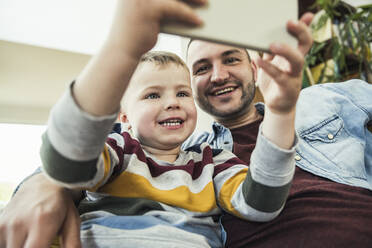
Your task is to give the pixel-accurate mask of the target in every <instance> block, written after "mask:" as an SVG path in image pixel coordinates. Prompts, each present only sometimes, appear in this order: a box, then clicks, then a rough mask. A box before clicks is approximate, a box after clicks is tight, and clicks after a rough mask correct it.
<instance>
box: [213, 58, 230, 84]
mask: <svg viewBox="0 0 372 248" xmlns="http://www.w3.org/2000/svg"><path fill="white" fill-rule="evenodd" d="M228 78H229V72H228V70H227V68H226V66H224V65H222V64H218V63H216V64H215V65H213V69H212V75H211V82H212V83H221V82H225V81H226V80H227V79H228Z"/></svg>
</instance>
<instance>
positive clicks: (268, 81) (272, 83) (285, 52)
mask: <svg viewBox="0 0 372 248" xmlns="http://www.w3.org/2000/svg"><path fill="white" fill-rule="evenodd" d="M312 18H313V15H312V14H310V13H307V14H305V15H303V16H302V18H301V20H300V21H299V22H297V23H294V22H288V24H287V29H288V31H289V32H290V33H291V34H292V35H294V36H295V37H296V38H297V39H298V47H297V48H292V47H289V46H288V45H285V44H278V43H275V44H272V45H271V46H270V50H271V52H272V54H273V55H275V57H273V56H270V55H265V56H264V58H263V59H258V61H257V63H258V66H259V67H260V70H259V73H258V80H257V81H258V83H259V88H260V90H261V92H262V95H263V97H264V101H265V105H266V106H267V107H268V108H269V109H270V110H271V111H272V112H273V113H277V114H287V113H290V112H294V109H295V106H296V102H297V98H298V96H299V93H300V90H301V86H302V68H303V65H304V56H305V55H306V53H307V52H308V51H309V49H310V48H311V45H312V38H311V33H310V29H309V28H308V25H309V24H310V22H311V20H312Z"/></svg>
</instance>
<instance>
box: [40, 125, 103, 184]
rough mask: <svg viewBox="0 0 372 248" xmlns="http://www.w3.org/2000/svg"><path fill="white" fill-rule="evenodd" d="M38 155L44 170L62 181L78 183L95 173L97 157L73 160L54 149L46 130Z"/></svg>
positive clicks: (92, 176)
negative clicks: (86, 159)
mask: <svg viewBox="0 0 372 248" xmlns="http://www.w3.org/2000/svg"><path fill="white" fill-rule="evenodd" d="M42 141H43V143H42V145H41V148H40V157H41V161H42V164H43V169H44V171H45V172H46V173H47V174H48V175H49V176H50V177H52V178H53V179H55V180H57V181H60V182H63V183H80V182H87V181H89V180H92V179H93V178H94V176H95V175H96V173H97V167H96V166H97V161H98V158H96V159H93V160H89V161H74V160H71V159H68V158H66V157H64V156H62V155H61V154H60V153H59V152H58V151H56V150H55V149H54V147H53V146H52V144H51V143H50V140H49V138H48V134H47V132H45V133H44V134H43V136H42Z"/></svg>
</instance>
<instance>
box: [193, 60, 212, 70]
mask: <svg viewBox="0 0 372 248" xmlns="http://www.w3.org/2000/svg"><path fill="white" fill-rule="evenodd" d="M208 61H209V60H208V59H199V60H197V61H195V62H194V63H193V64H192V67H193V68H194V67H195V66H197V65H198V64H203V63H208Z"/></svg>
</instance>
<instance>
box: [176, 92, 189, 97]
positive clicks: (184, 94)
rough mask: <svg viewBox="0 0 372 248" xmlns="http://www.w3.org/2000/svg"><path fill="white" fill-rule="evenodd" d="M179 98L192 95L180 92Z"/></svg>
mask: <svg viewBox="0 0 372 248" xmlns="http://www.w3.org/2000/svg"><path fill="white" fill-rule="evenodd" d="M177 96H178V97H188V96H190V94H189V93H187V92H178V93H177Z"/></svg>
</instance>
